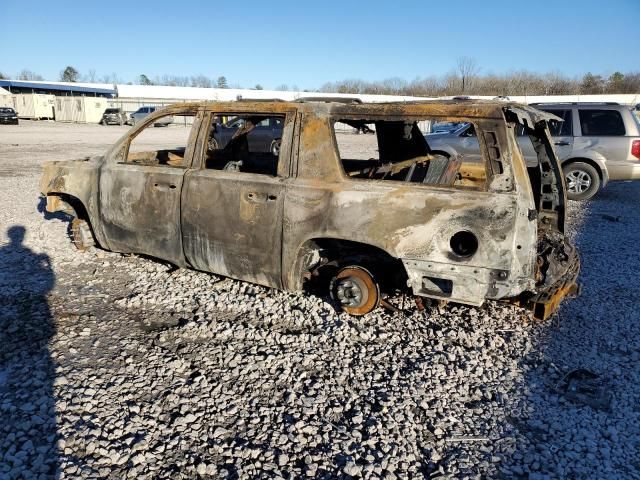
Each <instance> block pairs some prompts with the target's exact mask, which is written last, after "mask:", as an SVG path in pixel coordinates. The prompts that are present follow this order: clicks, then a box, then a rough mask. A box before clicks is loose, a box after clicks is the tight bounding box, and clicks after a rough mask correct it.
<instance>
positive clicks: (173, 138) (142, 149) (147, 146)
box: [127, 113, 195, 167]
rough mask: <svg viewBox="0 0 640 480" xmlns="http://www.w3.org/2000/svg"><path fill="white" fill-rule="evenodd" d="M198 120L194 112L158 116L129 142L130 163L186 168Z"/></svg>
mask: <svg viewBox="0 0 640 480" xmlns="http://www.w3.org/2000/svg"><path fill="white" fill-rule="evenodd" d="M194 120H195V114H194V113H186V114H179V115H165V116H163V117H160V118H157V119H155V120H154V121H153V123H151V124H149V125H147V126H146V127H145V128H144V129H143V130H142V131H141V132H139V133H138V134H137V135H136V136H135V137H134V139H133V140H132V141H131V143H130V144H129V152H128V154H127V163H135V164H139V165H158V166H160V165H162V166H168V167H186V164H185V161H186V160H185V152H186V150H187V145H188V144H189V136H190V134H191V129H192V126H193V123H194ZM161 127H164V128H161Z"/></svg>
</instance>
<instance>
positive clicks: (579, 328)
mask: <svg viewBox="0 0 640 480" xmlns="http://www.w3.org/2000/svg"><path fill="white" fill-rule="evenodd" d="M122 131H123V130H121V129H120V128H118V127H109V128H107V127H99V126H91V125H61V124H50V123H32V122H23V124H22V125H20V126H19V127H6V128H5V127H3V128H2V129H0V165H1V166H2V168H0V202H1V204H2V205H4V207H3V208H2V209H1V210H0V235H5V236H4V237H0V242H2V243H0V250H1V251H0V479H4V478H10V479H13V478H53V477H55V475H59V478H74V479H75V478H136V479H137V478H143V479H144V478H149V479H151V478H153V479H155V478H300V477H307V478H345V479H348V478H389V479H391V478H465V479H466V478H516V479H517V478H520V479H545V478H571V479H592V478H612V479H620V478H632V479H633V478H640V418H639V416H640V362H639V360H640V335H638V333H639V330H640V328H639V318H638V317H639V315H638V313H637V311H638V308H637V307H636V305H637V300H636V299H637V298H638V296H639V294H640V288H639V287H640V280H638V275H637V272H636V271H637V269H638V268H637V267H638V261H637V260H636V259H637V254H636V250H637V238H638V233H639V232H640V214H639V213H638V210H639V209H638V205H640V183H635V184H634V183H624V184H616V185H612V186H610V187H609V188H607V189H606V190H605V191H603V192H602V193H601V195H599V196H598V197H597V198H596V199H595V200H594V201H592V202H589V203H580V204H572V205H571V215H570V219H569V231H570V235H571V236H572V238H573V239H574V240H575V241H576V242H577V244H578V245H579V247H580V249H581V253H582V261H583V273H582V275H581V280H582V282H584V293H583V295H582V296H581V297H580V298H579V299H576V300H573V301H570V302H566V303H565V304H564V305H563V307H562V309H561V311H560V313H559V315H557V316H556V317H555V318H553V319H551V320H549V321H548V322H544V323H532V322H530V321H529V320H528V319H527V317H526V315H525V313H524V312H523V311H522V310H520V309H518V308H516V307H512V306H506V305H499V304H496V303H493V302H490V303H488V304H487V305H486V306H485V307H483V308H470V307H463V306H456V305H449V306H447V307H444V308H440V309H434V310H431V311H428V312H423V313H418V312H415V313H413V314H412V315H411V316H403V315H399V314H389V313H387V312H385V311H382V310H380V311H376V312H374V313H372V314H369V315H367V316H365V317H364V318H357V319H356V318H351V317H349V316H347V315H344V314H337V313H336V312H335V311H334V310H333V308H332V307H331V306H330V305H329V303H328V302H327V301H326V299H323V298H317V297H307V296H304V295H297V294H288V293H283V292H277V291H273V290H269V289H266V288H262V287H258V286H255V285H251V284H247V283H243V282H238V281H234V280H229V279H224V278H222V277H217V276H215V275H209V274H205V273H201V272H195V271H189V270H182V269H181V270H175V271H174V270H173V269H171V268H170V266H169V265H167V264H164V263H162V262H156V261H152V260H149V259H145V258H141V257H138V256H134V255H117V254H113V253H109V252H104V251H100V250H94V251H92V252H88V253H84V254H83V253H79V252H76V251H75V250H74V249H73V247H72V246H71V245H70V244H69V242H68V240H67V239H66V228H67V223H66V221H65V219H63V218H62V217H60V216H51V215H44V214H43V213H42V212H39V211H38V208H37V206H38V194H37V182H38V169H37V166H38V165H39V164H40V163H41V162H42V161H44V160H47V159H52V158H54V159H59V158H66V157H67V156H69V155H68V153H67V152H68V151H69V150H72V154H71V155H70V156H79V155H85V154H93V153H99V152H100V151H102V150H103V149H104V146H105V144H108V143H110V142H111V141H112V140H113V139H115V138H117V136H119V135H120V134H122ZM352 137H353V141H354V142H357V141H358V138H361V137H364V136H355V135H354V136H352ZM603 215H606V216H607V217H603ZM617 216H620V217H621V218H620V221H617V222H614V221H611V217H617ZM16 226H22V227H24V228H25V238H24V240H22V239H20V234H21V231H20V229H17V228H13V229H12V227H16ZM10 229H11V230H10ZM10 238H12V239H13V240H12V242H11V241H10ZM578 367H582V368H587V369H589V370H592V371H594V372H596V373H598V374H599V375H601V378H602V379H603V380H604V381H606V383H607V384H608V386H609V390H610V392H611V393H612V395H613V401H612V404H611V408H610V410H609V411H603V410H596V409H594V408H592V407H590V406H587V405H583V404H581V403H576V402H572V401H570V400H568V399H567V398H566V397H565V396H564V395H562V394H561V393H558V392H557V391H556V390H555V389H554V386H555V385H556V384H557V383H558V382H559V381H560V380H561V378H562V377H563V376H564V374H566V373H567V372H569V371H571V370H572V369H574V368H578Z"/></svg>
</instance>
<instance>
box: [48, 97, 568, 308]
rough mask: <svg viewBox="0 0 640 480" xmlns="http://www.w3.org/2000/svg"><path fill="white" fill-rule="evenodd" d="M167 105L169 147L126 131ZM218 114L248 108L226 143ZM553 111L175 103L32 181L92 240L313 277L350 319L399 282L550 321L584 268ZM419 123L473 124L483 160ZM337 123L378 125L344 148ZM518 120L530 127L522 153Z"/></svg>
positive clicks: (252, 271) (232, 273)
mask: <svg viewBox="0 0 640 480" xmlns="http://www.w3.org/2000/svg"><path fill="white" fill-rule="evenodd" d="M164 117H185V118H186V117H188V118H189V121H186V120H185V121H184V122H182V123H184V124H185V125H188V126H189V127H188V128H187V127H184V128H183V131H184V132H185V133H184V139H183V141H182V142H180V144H178V145H176V144H175V143H176V142H175V141H173V142H168V143H167V141H164V143H162V142H159V143H158V144H157V145H155V144H154V146H153V147H150V145H152V143H150V142H149V141H146V140H145V141H138V140H139V139H140V138H143V137H144V136H145V135H147V134H148V132H149V131H152V130H153V128H150V127H152V126H153V124H154V123H157V122H158V121H162V119H163V118H164ZM224 117H227V118H230V117H235V118H238V119H240V118H241V119H244V121H243V122H242V124H241V125H239V126H238V127H237V128H236V129H235V132H234V133H233V135H232V137H231V138H230V139H229V140H228V141H227V142H226V143H225V144H224V146H222V145H220V144H218V143H217V142H212V141H211V139H212V137H215V133H216V129H217V127H216V125H217V122H218V119H220V118H224ZM554 118H555V117H554V116H553V115H551V114H548V113H544V112H540V111H538V110H535V109H533V108H530V107H526V106H522V105H518V104H513V103H505V102H495V101H494V102H483V101H468V100H467V101H425V102H416V103H402V104H400V103H387V104H362V103H355V102H348V101H344V100H343V101H341V102H338V101H332V100H331V99H324V101H311V100H308V101H307V100H304V99H301V100H299V101H297V102H283V101H275V100H274V101H271V102H264V101H260V102H250V101H239V102H229V103H194V104H181V105H174V106H170V107H167V108H165V109H163V110H161V111H157V112H155V113H153V114H151V115H149V117H148V118H145V119H144V120H143V121H141V122H140V124H139V125H136V126H135V127H134V128H132V129H131V130H130V131H129V132H128V133H127V134H126V135H125V136H123V137H122V138H121V139H120V140H119V141H118V142H117V143H116V144H114V145H113V146H112V147H111V148H110V149H109V150H108V151H107V152H106V154H105V155H104V156H100V157H93V158H90V159H84V160H76V161H62V162H50V163H47V164H46V165H45V167H44V172H43V177H42V180H41V191H42V193H43V194H44V195H46V197H47V209H48V210H49V211H65V212H68V213H70V214H71V215H73V216H74V217H75V218H74V220H73V222H72V240H73V241H74V243H75V244H76V245H77V246H78V247H79V248H86V247H88V246H90V245H93V244H94V242H95V243H97V244H98V245H99V246H101V247H102V248H105V249H109V250H113V251H116V252H133V253H140V254H146V255H150V256H154V257H158V258H161V259H164V260H167V261H169V262H171V263H173V264H175V265H177V266H183V267H191V268H195V269H198V270H203V271H209V272H214V273H217V274H220V275H225V276H228V277H232V278H236V279H240V280H245V281H249V282H253V283H257V284H261V285H265V286H269V287H273V288H278V289H285V290H289V291H298V290H301V289H303V288H304V287H305V284H307V283H308V282H313V281H314V280H317V279H319V278H325V277H326V278H327V279H328V282H327V283H328V284H329V288H330V291H331V294H332V296H333V298H334V299H335V300H336V301H337V302H339V304H340V306H341V307H342V309H343V310H345V311H347V312H349V313H351V314H355V315H362V314H365V313H367V312H369V311H371V310H372V309H374V308H376V307H377V306H378V305H379V304H380V303H381V302H383V299H382V294H383V293H382V292H391V291H394V290H405V291H406V290H410V291H411V292H412V293H413V294H414V295H416V296H418V297H428V298H432V299H437V300H445V301H452V302H459V303H463V304H470V305H481V304H483V302H484V301H485V300H487V299H494V300H507V301H512V302H517V303H519V304H521V305H524V306H526V307H528V308H530V309H531V310H532V311H533V313H534V316H535V317H537V318H546V317H548V316H549V315H550V314H552V313H553V312H554V311H555V310H556V309H557V307H558V305H559V303H560V301H561V300H562V299H563V298H564V297H566V296H568V295H571V294H574V293H576V290H577V283H576V278H577V275H578V271H579V260H578V256H577V252H576V250H575V248H574V247H573V246H571V245H570V244H569V243H568V241H567V239H566V238H565V236H564V222H565V204H566V192H565V184H564V180H563V175H562V171H561V169H560V165H559V162H558V159H557V157H556V155H555V152H554V150H553V147H552V143H551V140H550V136H549V129H548V126H547V122H548V121H549V120H551V119H554ZM265 120H268V123H269V124H271V122H275V121H279V122H280V123H281V125H282V137H281V145H280V148H278V150H277V152H273V151H269V152H264V151H261V149H259V150H258V151H255V150H253V149H252V148H251V145H250V143H249V142H248V140H247V137H248V135H249V133H250V132H251V131H252V130H253V129H254V128H255V126H256V125H258V124H260V123H261V122H264V121H265ZM426 120H429V121H440V122H444V121H447V122H469V123H471V124H473V125H474V127H475V129H476V132H477V136H478V140H479V144H480V149H481V157H482V162H477V160H474V161H472V162H466V161H465V158H464V157H462V156H453V157H452V156H449V155H447V154H446V153H444V152H440V151H434V150H432V149H431V148H430V147H429V144H428V143H427V140H426V139H425V137H424V135H423V133H422V131H421V130H420V125H421V122H423V121H426ZM178 123H181V122H178ZM340 126H345V127H347V128H349V129H350V130H351V131H353V128H356V129H362V128H363V127H365V126H366V127H367V128H369V129H371V130H373V131H374V132H375V135H366V136H360V137H362V138H365V139H370V140H371V142H372V145H371V148H370V150H369V151H367V152H364V153H363V152H355V151H353V150H352V149H351V150H350V149H349V148H348V146H347V147H345V146H344V145H343V143H344V139H345V138H346V136H345V135H346V134H345V133H341V131H340V128H339V127H340ZM517 128H524V129H525V130H526V132H527V134H528V135H529V136H530V138H531V141H532V144H533V146H534V148H535V151H536V154H537V158H538V165H537V166H535V167H530V168H527V165H526V164H525V162H524V159H523V156H522V153H521V151H520V149H519V147H518V143H517V142H516V136H515V133H514V132H515V131H516V129H517ZM181 131H182V130H181Z"/></svg>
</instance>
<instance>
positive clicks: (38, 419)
mask: <svg viewBox="0 0 640 480" xmlns="http://www.w3.org/2000/svg"><path fill="white" fill-rule="evenodd" d="M25 233H26V229H25V227H23V226H20V225H15V226H12V227H10V228H9V229H8V230H7V237H8V240H9V243H8V244H5V245H3V246H1V247H0V478H3V479H4V478H10V479H13V478H58V477H59V452H58V449H57V445H56V441H57V433H56V417H55V399H54V396H53V381H54V379H55V368H54V363H53V360H52V358H51V355H50V352H49V342H50V340H51V338H52V337H53V335H54V333H55V327H54V324H53V319H52V316H51V313H50V311H49V305H48V303H47V294H48V292H49V291H50V290H51V289H52V288H53V285H54V282H55V277H54V273H53V270H52V268H51V263H50V260H49V257H48V256H47V255H45V254H38V253H35V252H33V251H32V250H31V249H29V248H28V247H26V246H25V245H24V244H23V241H24V237H25Z"/></svg>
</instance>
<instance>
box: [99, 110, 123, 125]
mask: <svg viewBox="0 0 640 480" xmlns="http://www.w3.org/2000/svg"><path fill="white" fill-rule="evenodd" d="M100 123H101V124H102V125H124V124H125V123H127V114H126V113H124V111H122V109H121V108H107V109H106V110H105V111H104V113H103V114H102V120H100Z"/></svg>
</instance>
